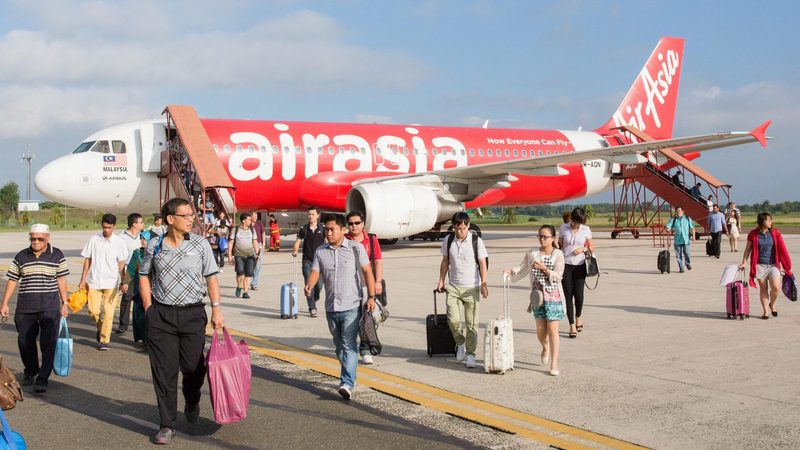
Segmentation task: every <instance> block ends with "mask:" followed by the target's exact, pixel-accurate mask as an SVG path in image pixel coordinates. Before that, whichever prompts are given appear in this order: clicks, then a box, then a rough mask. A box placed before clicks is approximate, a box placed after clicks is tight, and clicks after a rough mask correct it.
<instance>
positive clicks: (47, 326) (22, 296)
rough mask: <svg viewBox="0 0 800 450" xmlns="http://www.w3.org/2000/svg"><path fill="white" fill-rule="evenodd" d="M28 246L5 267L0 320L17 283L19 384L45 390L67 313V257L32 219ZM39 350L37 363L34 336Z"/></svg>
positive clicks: (45, 230) (4, 318)
mask: <svg viewBox="0 0 800 450" xmlns="http://www.w3.org/2000/svg"><path fill="white" fill-rule="evenodd" d="M29 240H30V246H29V247H28V248H26V249H24V250H22V251H21V252H19V253H17V255H16V256H15V257H14V259H13V260H12V261H11V266H10V267H9V268H8V275H7V276H8V284H6V290H5V293H4V294H3V304H2V306H0V316H2V320H3V322H5V321H6V320H8V315H9V310H8V301H9V300H10V299H11V295H12V294H13V293H14V289H16V287H17V285H18V284H19V294H18V295H17V308H16V309H15V310H14V324H15V325H16V327H17V333H18V336H17V343H18V345H19V354H20V357H21V358H22V364H23V365H24V366H25V371H24V374H23V377H22V385H23V386H30V385H32V384H33V385H34V387H33V391H34V392H36V393H43V392H46V391H47V380H48V378H49V377H50V372H52V371H53V359H54V358H55V354H56V339H58V327H59V324H60V322H61V320H60V318H61V317H62V316H63V317H67V314H68V313H69V308H68V307H67V275H69V269H68V268H67V260H66V259H65V258H64V254H63V253H61V250H59V249H57V248H54V247H52V246H50V244H49V243H48V242H49V240H50V228H49V227H48V226H47V225H45V224H41V223H35V224H33V225H31V228H30V235H29ZM37 335H38V336H39V346H40V347H41V350H42V361H41V366H40V365H39V355H38V353H37V351H36V336H37Z"/></svg>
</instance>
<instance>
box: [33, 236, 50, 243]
mask: <svg viewBox="0 0 800 450" xmlns="http://www.w3.org/2000/svg"><path fill="white" fill-rule="evenodd" d="M30 239H31V242H46V241H47V238H38V237H37V238H35V237H32V238H30Z"/></svg>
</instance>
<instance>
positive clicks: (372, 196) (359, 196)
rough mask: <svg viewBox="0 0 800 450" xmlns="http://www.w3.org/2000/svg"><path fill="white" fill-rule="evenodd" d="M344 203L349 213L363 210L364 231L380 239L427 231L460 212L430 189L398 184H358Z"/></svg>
mask: <svg viewBox="0 0 800 450" xmlns="http://www.w3.org/2000/svg"><path fill="white" fill-rule="evenodd" d="M346 202H347V210H348V211H363V212H364V213H365V214H366V216H367V221H366V224H365V229H366V230H367V231H369V232H370V233H374V234H376V235H378V237H380V238H383V239H392V238H400V237H404V236H410V235H412V234H417V233H421V232H423V231H428V230H430V229H431V228H432V227H433V226H434V225H435V224H436V223H437V222H442V221H445V220H448V219H450V218H451V217H452V216H453V214H455V213H457V212H458V211H461V210H462V209H463V208H462V207H461V204H460V203H458V202H455V201H450V200H443V199H441V198H439V196H437V195H436V193H435V192H434V191H433V190H431V189H430V188H426V187H423V186H411V185H406V184H400V183H368V184H362V185H357V186H355V187H353V188H352V189H351V190H350V192H348V193H347V200H346Z"/></svg>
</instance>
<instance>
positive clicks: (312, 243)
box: [297, 223, 325, 262]
mask: <svg viewBox="0 0 800 450" xmlns="http://www.w3.org/2000/svg"><path fill="white" fill-rule="evenodd" d="M297 238H298V239H302V240H303V261H308V262H311V261H313V260H314V252H316V251H317V247H319V246H320V245H322V244H324V243H325V229H324V228H323V227H322V224H321V223H318V224H317V228H315V229H314V230H311V227H310V225H309V224H305V225H303V227H302V228H300V230H299V231H298V232H297Z"/></svg>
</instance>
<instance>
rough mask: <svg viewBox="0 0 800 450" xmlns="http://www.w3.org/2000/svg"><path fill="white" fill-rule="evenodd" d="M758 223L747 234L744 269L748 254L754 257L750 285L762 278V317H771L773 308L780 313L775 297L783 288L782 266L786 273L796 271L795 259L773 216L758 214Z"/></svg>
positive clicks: (743, 258)
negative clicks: (775, 226)
mask: <svg viewBox="0 0 800 450" xmlns="http://www.w3.org/2000/svg"><path fill="white" fill-rule="evenodd" d="M757 222H758V226H757V227H756V228H755V229H753V230H751V231H750V233H748V234H747V247H746V248H745V249H744V254H743V255H742V264H740V265H739V267H740V268H741V269H744V267H745V264H746V263H747V258H748V257H749V256H751V255H752V257H751V258H750V286H751V287H756V283H755V280H758V288H759V294H760V295H759V296H760V298H761V307H762V308H764V314H763V315H762V316H761V318H762V319H765V320H766V319H769V315H768V314H767V305H769V312H771V313H772V316H773V317H778V310H777V309H776V308H775V301H776V300H777V299H778V293H779V292H780V291H781V269H783V271H784V272H786V274H788V275H791V274H792V260H791V259H790V258H789V251H788V250H787V249H786V243H785V242H784V241H783V236H781V232H780V231H778V229H777V228H773V227H772V216H771V215H770V214H769V213H766V212H762V213H760V214H759V215H758V218H757Z"/></svg>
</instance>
